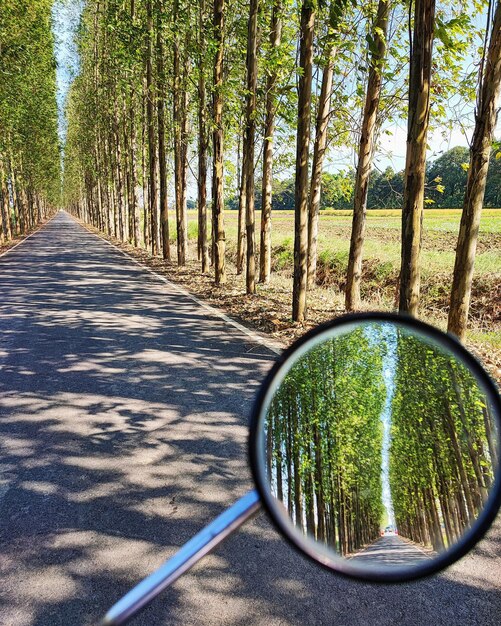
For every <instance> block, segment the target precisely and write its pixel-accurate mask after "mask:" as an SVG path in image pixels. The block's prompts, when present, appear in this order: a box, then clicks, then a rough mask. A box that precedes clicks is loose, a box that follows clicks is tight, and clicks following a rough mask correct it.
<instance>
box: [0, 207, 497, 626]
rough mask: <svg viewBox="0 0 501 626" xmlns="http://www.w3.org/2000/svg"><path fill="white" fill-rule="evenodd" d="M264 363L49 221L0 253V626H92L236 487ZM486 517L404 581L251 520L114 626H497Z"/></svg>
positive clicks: (193, 307)
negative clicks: (462, 543) (464, 545)
mask: <svg viewBox="0 0 501 626" xmlns="http://www.w3.org/2000/svg"><path fill="white" fill-rule="evenodd" d="M274 358H276V355H275V353H274V352H273V351H271V350H269V349H267V348H266V347H265V346H264V345H263V344H260V343H258V342H254V341H253V340H252V339H251V338H249V337H248V336H246V335H244V334H243V333H242V332H241V331H240V330H239V329H238V328H237V327H234V326H232V325H230V324H228V323H227V322H226V321H225V320H224V319H223V318H221V317H218V316H217V315H215V314H214V313H211V312H210V311H209V310H208V309H207V308H204V307H203V306H202V305H200V304H199V303H197V302H196V301H195V300H193V299H191V298H190V297H189V296H187V295H186V294H183V293H182V292H180V291H179V290H178V289H177V288H176V287H175V286H173V285H171V284H166V283H165V282H162V281H161V280H160V279H157V278H156V277H155V276H154V275H152V274H151V273H149V272H148V271H147V270H145V269H143V268H141V267H140V266H138V265H137V264H135V263H134V262H133V261H131V260H130V259H128V258H127V257H125V256H124V255H123V254H121V253H120V252H119V251H118V250H117V249H114V248H113V247H111V246H110V245H108V244H107V243H106V242H104V241H103V240H101V239H100V238H98V237H96V236H95V235H93V234H91V233H89V232H88V231H87V230H86V229H84V228H83V227H82V226H80V225H79V224H77V223H76V222H75V221H74V220H73V219H72V218H71V217H70V216H69V215H67V214H66V213H63V212H60V213H58V214H57V216H56V217H55V218H54V219H53V220H51V221H50V222H49V223H48V224H47V225H46V226H45V227H44V228H43V229H42V230H40V231H38V232H37V233H36V234H35V235H33V236H32V237H30V238H29V239H28V240H26V241H25V242H24V243H22V244H21V245H19V246H18V247H16V248H15V249H14V250H12V251H11V252H9V253H8V254H7V255H5V256H3V257H2V258H0V624H1V625H2V626H79V625H86V626H87V625H89V626H90V625H91V624H94V625H95V624H96V622H97V621H98V619H99V618H100V617H101V616H102V615H103V613H104V612H105V611H106V609H107V608H108V607H109V606H110V604H112V603H113V602H114V601H115V600H116V599H117V598H118V597H119V596H120V595H121V594H123V593H124V592H125V591H126V590H127V589H128V588H129V587H130V586H131V585H133V584H134V583H135V582H136V581H137V580H138V579H139V578H141V577H142V576H144V575H146V574H148V573H149V572H150V571H152V570H153V569H154V568H156V567H157V566H158V565H160V564H161V563H162V561H163V560H164V559H166V558H167V557H169V556H170V555H172V554H173V553H174V552H175V551H176V549H177V548H178V547H179V546H181V545H182V544H183V543H184V542H185V541H187V540H188V539H189V538H190V537H191V536H192V535H193V534H194V533H195V532H196V531H197V530H199V529H200V528H201V527H202V526H203V525H204V524H205V523H207V522H208V521H209V520H211V519H212V518H213V517H214V516H216V515H217V514H218V513H220V512H221V511H222V510H223V509H224V508H225V507H226V506H227V505H230V504H231V503H233V502H234V501H235V500H236V499H237V498H238V497H239V496H241V495H243V494H244V493H245V492H246V491H247V490H248V489H249V488H251V481H250V476H249V471H248V469H247V451H246V437H247V422H248V417H249V411H250V407H251V404H252V400H253V397H254V395H255V393H256V390H257V388H258V385H259V382H260V380H261V379H262V377H263V375H264V374H265V372H266V371H267V370H268V369H269V368H270V366H271V365H272V363H273V360H274ZM500 615H501V523H500V521H499V520H498V523H497V524H496V527H495V528H494V529H493V530H491V532H490V534H489V535H488V536H487V537H486V538H485V539H484V540H483V541H482V542H481V544H480V545H479V546H478V547H477V549H476V550H475V552H474V553H473V554H471V555H469V556H468V557H467V558H465V559H463V560H462V561H461V562H460V563H458V564H456V565H454V566H453V567H451V568H450V569H449V570H447V571H446V572H444V573H442V574H441V575H439V576H435V577H432V578H429V579H426V580H423V581H420V582H416V583H410V584H405V585H398V586H395V585H393V586H383V585H374V584H367V583H358V582H357V583H356V582H351V581H349V580H347V579H344V578H340V577H338V576H335V575H333V574H331V573H330V572H327V571H324V570H322V569H320V568H319V567H318V566H316V565H314V564H312V563H310V562H309V561H307V560H306V559H305V558H304V557H301V556H299V555H298V554H296V552H295V551H294V550H293V549H292V548H290V547H289V546H288V545H286V544H285V543H284V542H283V541H282V540H281V539H280V537H279V536H278V534H277V533H276V532H275V531H274V530H273V529H272V528H271V526H270V524H269V523H268V522H267V520H266V519H265V517H264V515H263V514H261V515H260V516H258V517H257V518H256V519H255V520H254V521H252V522H250V523H248V524H247V525H245V526H244V527H243V528H242V529H241V530H240V531H239V532H237V533H235V534H234V535H232V536H231V537H230V538H229V539H228V540H227V541H226V543H225V544H224V545H223V546H222V547H220V548H219V549H218V550H217V551H216V552H215V553H213V554H212V555H210V556H208V557H206V558H205V559H204V560H203V561H202V562H201V563H200V564H198V565H197V566H196V567H195V568H194V569H193V570H192V571H191V572H190V573H188V574H186V575H185V576H183V577H182V578H181V579H180V580H179V581H178V582H177V583H175V585H174V586H173V587H172V588H170V589H169V590H167V591H166V592H164V593H163V594H162V596H161V597H160V598H159V599H157V600H156V601H155V602H154V603H153V604H152V605H151V606H150V607H149V608H148V609H146V610H145V611H144V612H143V613H142V614H141V615H140V616H139V617H138V618H137V619H136V620H135V622H133V623H134V624H137V625H138V626H139V625H142V626H160V625H162V624H169V625H174V624H175V625H179V626H181V625H183V626H191V625H193V626H194V625H200V624H203V625H204V626H210V625H218V626H226V625H228V626H229V625H235V624H238V625H242V626H244V625H245V626H257V625H262V626H279V625H280V626H282V625H283V626H289V625H308V626H311V625H317V624H324V625H326V626H327V625H339V626H355V625H357V626H359V625H368V626H380V625H381V626H382V625H385V626H386V625H388V626H390V625H391V626H396V625H398V626H407V625H409V626H410V625H416V626H438V625H444V626H445V625H447V626H450V625H451V624H460V625H461V626H473V625H482V626H498V625H499V619H500Z"/></svg>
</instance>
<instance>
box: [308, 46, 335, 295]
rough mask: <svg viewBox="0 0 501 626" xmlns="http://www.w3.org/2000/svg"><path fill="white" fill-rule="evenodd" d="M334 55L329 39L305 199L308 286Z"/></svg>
mask: <svg viewBox="0 0 501 626" xmlns="http://www.w3.org/2000/svg"><path fill="white" fill-rule="evenodd" d="M335 56H336V49H335V47H334V43H333V42H329V43H328V44H327V50H326V57H327V58H326V62H325V66H324V70H323V74H322V86H321V88H320V98H319V100H318V114H317V122H316V134H315V146H314V148H313V164H312V171H311V186H310V195H309V203H308V289H311V287H313V285H314V284H315V280H316V274H317V239H318V212H319V210H320V194H321V191H322V169H323V164H324V156H325V148H326V146H327V128H328V125H329V119H330V106H331V93H332V77H333V74H334V58H335Z"/></svg>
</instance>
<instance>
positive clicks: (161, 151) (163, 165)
mask: <svg viewBox="0 0 501 626" xmlns="http://www.w3.org/2000/svg"><path fill="white" fill-rule="evenodd" d="M156 9H157V20H158V21H157V50H156V52H157V55H156V56H157V75H158V89H159V94H158V103H157V122H158V162H159V182H160V235H161V241H162V256H163V258H164V259H165V260H167V261H170V245H169V205H168V202H167V162H166V152H167V151H166V149H165V71H164V47H163V40H162V29H161V26H162V21H161V18H160V11H161V6H160V2H159V0H157V6H156Z"/></svg>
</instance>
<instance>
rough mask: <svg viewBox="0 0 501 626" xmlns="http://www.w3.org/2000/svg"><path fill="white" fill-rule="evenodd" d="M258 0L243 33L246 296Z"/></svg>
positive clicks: (250, 286)
mask: <svg viewBox="0 0 501 626" xmlns="http://www.w3.org/2000/svg"><path fill="white" fill-rule="evenodd" d="M258 11H259V0H250V3H249V23H248V32H247V97H246V107H245V143H244V146H245V152H246V154H245V157H244V167H245V207H246V210H245V226H246V234H247V271H246V275H245V284H246V288H247V293H248V294H254V293H256V250H255V227H254V223H255V208H254V149H255V135H256V89H257V17H258Z"/></svg>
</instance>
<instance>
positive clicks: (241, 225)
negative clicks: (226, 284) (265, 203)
mask: <svg viewBox="0 0 501 626" xmlns="http://www.w3.org/2000/svg"><path fill="white" fill-rule="evenodd" d="M245 136H246V132H245V131H244V138H243V147H242V176H241V178H240V190H239V196H238V233H237V274H241V273H242V272H243V270H244V258H245V244H246V233H245V216H246V205H245V202H246V190H247V184H246V166H245V159H246V158H247V157H246V155H247V152H246V149H245V141H246V140H245Z"/></svg>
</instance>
